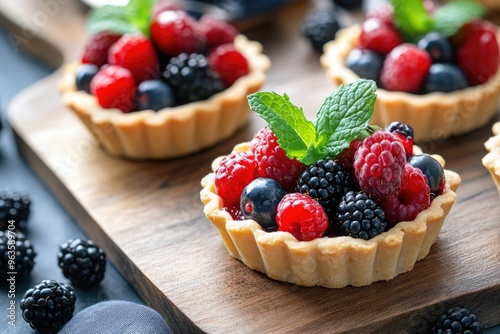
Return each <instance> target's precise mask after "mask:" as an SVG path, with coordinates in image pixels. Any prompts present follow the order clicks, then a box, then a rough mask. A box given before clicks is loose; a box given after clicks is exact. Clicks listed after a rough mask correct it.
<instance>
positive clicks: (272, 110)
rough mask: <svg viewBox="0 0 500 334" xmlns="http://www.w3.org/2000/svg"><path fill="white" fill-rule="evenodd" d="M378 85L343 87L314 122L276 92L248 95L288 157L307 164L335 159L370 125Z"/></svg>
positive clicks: (369, 82) (359, 83) (365, 82)
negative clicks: (324, 159) (323, 159)
mask: <svg viewBox="0 0 500 334" xmlns="http://www.w3.org/2000/svg"><path fill="white" fill-rule="evenodd" d="M376 89H377V86H376V84H375V82H374V81H372V80H358V81H355V82H353V83H350V84H348V85H345V86H340V87H339V88H338V89H337V90H336V91H334V92H333V93H332V94H331V95H330V96H329V97H328V98H327V99H326V100H325V102H324V103H323V105H322V106H321V107H320V109H319V110H318V112H317V115H316V119H315V120H314V122H311V121H309V120H307V118H306V117H305V115H304V112H303V110H302V108H299V107H296V106H294V105H293V104H292V103H291V102H290V99H289V97H288V96H287V95H286V94H285V95H283V96H281V95H279V94H277V93H274V92H258V93H254V94H251V95H249V96H248V101H249V105H250V108H251V109H252V110H253V111H255V112H256V113H257V114H258V115H259V116H260V117H262V118H263V119H264V120H265V121H266V122H267V123H268V124H269V128H270V129H271V130H272V131H273V132H274V133H275V135H276V137H277V138H278V143H279V145H280V146H281V148H282V149H283V150H284V151H285V152H286V154H287V156H288V157H289V158H296V159H298V160H299V161H301V162H302V163H304V164H306V165H310V164H313V163H315V162H316V161H317V160H319V159H322V158H325V157H329V158H335V157H336V156H337V155H338V154H339V153H340V152H342V150H344V149H345V148H347V147H349V143H350V142H351V141H352V140H354V139H356V138H358V136H360V135H361V134H362V133H363V132H364V131H365V130H366V128H367V126H368V123H369V122H370V120H371V118H372V115H373V110H374V105H375V99H376V94H375V91H376Z"/></svg>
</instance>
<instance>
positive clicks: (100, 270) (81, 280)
mask: <svg viewBox="0 0 500 334" xmlns="http://www.w3.org/2000/svg"><path fill="white" fill-rule="evenodd" d="M57 262H58V264H59V268H61V269H62V272H63V275H64V277H66V278H68V279H69V280H70V281H71V282H72V283H73V284H75V285H76V286H80V287H86V286H92V285H96V284H98V283H99V282H101V281H102V280H103V279H104V273H105V271H106V254H105V253H104V251H103V250H102V249H101V248H99V247H98V246H96V245H95V244H94V242H93V241H92V240H87V241H85V240H82V239H80V238H78V239H74V240H73V239H71V240H69V241H68V242H65V243H63V244H62V245H60V246H59V252H58V253H57Z"/></svg>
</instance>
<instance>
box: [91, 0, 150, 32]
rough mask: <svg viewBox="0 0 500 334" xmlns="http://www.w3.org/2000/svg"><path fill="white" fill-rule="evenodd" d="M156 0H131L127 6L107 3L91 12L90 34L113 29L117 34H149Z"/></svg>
mask: <svg viewBox="0 0 500 334" xmlns="http://www.w3.org/2000/svg"><path fill="white" fill-rule="evenodd" d="M155 2H156V1H155V0H130V1H129V2H128V4H127V5H126V6H112V5H105V6H101V7H95V8H93V9H92V10H90V12H89V16H88V18H87V30H88V32H89V33H90V34H94V33H97V32H99V31H104V30H106V31H111V32H115V33H117V34H125V33H133V32H141V33H142V34H143V35H144V36H149V27H150V25H151V11H152V8H153V5H154V3H155Z"/></svg>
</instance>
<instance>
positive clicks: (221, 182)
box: [215, 152, 258, 208]
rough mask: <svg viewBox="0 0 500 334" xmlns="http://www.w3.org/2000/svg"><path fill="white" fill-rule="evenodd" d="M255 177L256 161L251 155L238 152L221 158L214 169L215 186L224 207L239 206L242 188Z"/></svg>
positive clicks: (256, 175) (256, 174)
mask: <svg viewBox="0 0 500 334" xmlns="http://www.w3.org/2000/svg"><path fill="white" fill-rule="evenodd" d="M257 177H258V173H257V163H256V162H255V160H254V159H253V156H252V155H249V154H247V153H244V152H240V153H232V154H230V155H227V156H225V157H224V158H222V160H221V162H220V164H219V167H218V168H217V169H216V171H215V188H216V189H217V194H218V195H219V196H220V197H221V198H222V201H223V202H224V207H227V208H231V207H236V208H239V207H240V197H241V193H242V192H243V189H245V187H246V186H247V185H248V184H249V183H250V182H252V181H253V180H255V179H256V178H257Z"/></svg>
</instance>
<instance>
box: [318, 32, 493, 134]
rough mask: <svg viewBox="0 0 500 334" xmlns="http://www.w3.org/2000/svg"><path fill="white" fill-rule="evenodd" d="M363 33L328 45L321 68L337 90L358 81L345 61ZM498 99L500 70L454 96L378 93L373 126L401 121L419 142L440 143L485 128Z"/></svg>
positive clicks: (345, 34) (342, 34) (339, 37)
mask: <svg viewBox="0 0 500 334" xmlns="http://www.w3.org/2000/svg"><path fill="white" fill-rule="evenodd" d="M360 32H361V28H360V26H359V25H354V26H352V27H349V28H345V29H343V30H341V31H339V32H338V33H337V36H336V38H335V40H333V41H331V42H329V43H327V44H326V45H325V48H324V51H325V52H324V54H323V55H322V57H321V64H322V66H323V68H324V69H325V70H326V72H327V75H328V77H329V78H330V79H331V80H332V82H333V83H334V85H336V86H338V85H340V84H347V83H350V82H353V81H355V80H358V79H359V77H358V76H357V75H356V74H355V73H354V72H353V71H351V70H350V69H349V68H347V67H346V66H345V60H346V58H347V55H348V54H349V52H350V51H351V50H352V49H353V48H355V47H356V46H357V44H358V41H359V35H360ZM498 39H500V37H498ZM499 97H500V69H499V70H497V72H496V74H495V75H494V76H493V77H492V78H491V79H490V80H489V81H488V82H486V83H485V84H482V85H478V86H473V87H467V88H465V89H462V90H459V91H455V92H451V93H441V92H434V93H430V94H425V95H416V94H409V93H404V92H390V91H387V90H384V89H378V90H377V101H376V102H375V112H374V114H373V118H372V124H375V125H379V126H387V125H389V124H390V123H391V122H393V121H399V122H402V123H406V124H409V125H411V126H412V127H413V130H414V133H415V140H416V141H439V140H443V139H445V138H448V137H450V136H453V135H459V134H463V133H466V132H469V131H472V130H475V129H478V128H480V127H483V126H485V125H486V124H487V123H488V122H489V121H490V120H491V119H492V117H493V116H494V115H495V114H496V112H497V110H498V99H499Z"/></svg>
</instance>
